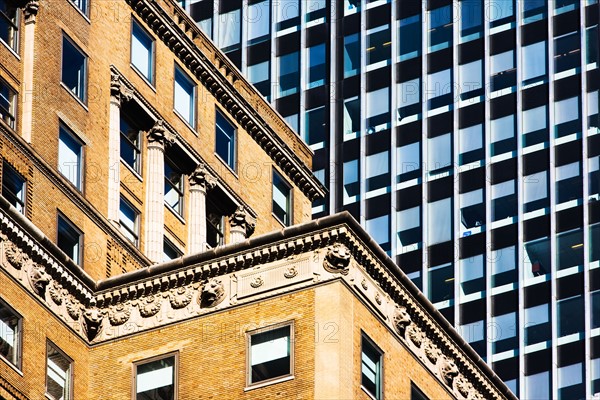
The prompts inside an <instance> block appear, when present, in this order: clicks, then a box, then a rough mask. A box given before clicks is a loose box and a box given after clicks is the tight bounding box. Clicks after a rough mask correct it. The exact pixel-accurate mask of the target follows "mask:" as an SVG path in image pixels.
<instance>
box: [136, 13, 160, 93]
mask: <svg viewBox="0 0 600 400" xmlns="http://www.w3.org/2000/svg"><path fill="white" fill-rule="evenodd" d="M131 64H132V65H133V66H134V67H135V69H137V70H138V71H139V72H140V73H141V74H142V75H143V76H144V77H145V78H146V79H147V80H148V82H150V83H154V40H153V39H152V36H150V35H149V34H148V33H147V32H146V30H145V29H144V28H142V27H141V26H140V25H139V24H138V23H137V22H136V21H135V20H132V26H131Z"/></svg>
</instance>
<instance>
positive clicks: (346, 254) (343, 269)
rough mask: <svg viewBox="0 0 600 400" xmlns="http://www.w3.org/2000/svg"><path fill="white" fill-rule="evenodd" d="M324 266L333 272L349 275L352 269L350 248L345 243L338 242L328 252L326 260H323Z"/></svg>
mask: <svg viewBox="0 0 600 400" xmlns="http://www.w3.org/2000/svg"><path fill="white" fill-rule="evenodd" d="M323 268H325V270H326V271H328V272H331V273H333V274H336V273H340V274H342V275H348V272H349V271H350V250H348V248H347V247H346V246H345V245H343V244H341V243H336V244H335V245H333V247H332V248H331V249H329V251H328V252H327V255H326V256H325V261H323Z"/></svg>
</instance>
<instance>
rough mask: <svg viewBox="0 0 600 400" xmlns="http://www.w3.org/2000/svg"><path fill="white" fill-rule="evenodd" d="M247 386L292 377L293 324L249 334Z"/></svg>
mask: <svg viewBox="0 0 600 400" xmlns="http://www.w3.org/2000/svg"><path fill="white" fill-rule="evenodd" d="M247 337H248V341H247V343H248V356H247V360H248V361H247V362H248V375H247V381H246V383H247V385H249V386H250V385H254V384H257V383H265V382H270V381H274V380H276V379H278V378H284V377H291V376H292V375H293V373H294V371H293V368H294V351H293V346H292V344H293V343H294V338H293V329H292V325H291V324H287V325H283V326H276V327H268V328H264V329H259V330H257V331H253V332H248V336H247Z"/></svg>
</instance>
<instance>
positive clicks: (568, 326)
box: [556, 295, 584, 337]
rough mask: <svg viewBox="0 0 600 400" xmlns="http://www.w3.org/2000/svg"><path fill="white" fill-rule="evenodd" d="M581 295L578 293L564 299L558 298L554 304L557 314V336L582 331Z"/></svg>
mask: <svg viewBox="0 0 600 400" xmlns="http://www.w3.org/2000/svg"><path fill="white" fill-rule="evenodd" d="M583 309H584V307H583V296H582V295H578V296H575V297H571V298H568V299H564V300H559V301H558V302H557V304H556V310H557V315H558V323H557V325H558V326H557V328H558V336H559V337H561V336H566V335H570V334H573V333H579V332H583V330H584V315H583Z"/></svg>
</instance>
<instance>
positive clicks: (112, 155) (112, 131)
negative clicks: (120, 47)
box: [107, 75, 123, 223]
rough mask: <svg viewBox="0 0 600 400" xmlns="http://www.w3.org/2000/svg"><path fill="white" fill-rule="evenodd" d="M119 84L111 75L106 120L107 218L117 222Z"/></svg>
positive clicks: (119, 181) (119, 121) (119, 152)
mask: <svg viewBox="0 0 600 400" xmlns="http://www.w3.org/2000/svg"><path fill="white" fill-rule="evenodd" d="M122 100H123V99H122V95H121V84H120V83H119V77H118V76H116V75H113V76H112V77H111V82H110V105H109V111H108V113H109V121H108V174H107V175H108V186H107V188H108V219H109V220H110V221H112V222H114V223H118V222H119V205H120V204H119V203H120V189H121V188H120V185H121V165H120V159H121V133H120V131H121V129H120V126H121V101H122Z"/></svg>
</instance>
